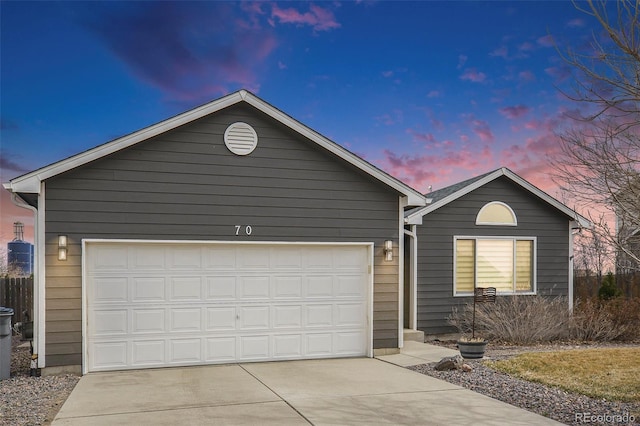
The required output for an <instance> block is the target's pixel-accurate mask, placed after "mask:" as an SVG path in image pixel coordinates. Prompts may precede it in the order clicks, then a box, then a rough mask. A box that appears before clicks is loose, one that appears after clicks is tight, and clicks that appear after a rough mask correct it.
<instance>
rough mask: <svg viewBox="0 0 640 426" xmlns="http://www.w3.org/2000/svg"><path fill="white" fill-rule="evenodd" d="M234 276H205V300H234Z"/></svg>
mask: <svg viewBox="0 0 640 426" xmlns="http://www.w3.org/2000/svg"><path fill="white" fill-rule="evenodd" d="M236 288H237V287H236V277H235V276H232V277H225V276H220V277H207V300H235V298H236Z"/></svg>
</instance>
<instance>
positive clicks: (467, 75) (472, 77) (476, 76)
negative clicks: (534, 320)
mask: <svg viewBox="0 0 640 426" xmlns="http://www.w3.org/2000/svg"><path fill="white" fill-rule="evenodd" d="M486 79H487V75H486V74H485V73H483V72H479V71H478V70H476V69H475V68H469V69H466V70H465V71H464V73H463V74H462V75H461V76H460V80H468V81H472V82H474V83H482V82H484V81H485V80H486Z"/></svg>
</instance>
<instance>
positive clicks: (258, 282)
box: [237, 276, 270, 299]
mask: <svg viewBox="0 0 640 426" xmlns="http://www.w3.org/2000/svg"><path fill="white" fill-rule="evenodd" d="M237 283H238V289H239V296H240V298H241V299H268V298H269V294H270V292H269V287H270V280H269V277H268V276H260V277H238V280H237Z"/></svg>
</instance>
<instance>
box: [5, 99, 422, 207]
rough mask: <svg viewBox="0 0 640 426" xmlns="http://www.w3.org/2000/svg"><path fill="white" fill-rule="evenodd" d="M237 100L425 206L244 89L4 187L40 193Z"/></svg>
mask: <svg viewBox="0 0 640 426" xmlns="http://www.w3.org/2000/svg"><path fill="white" fill-rule="evenodd" d="M241 101H245V102H247V103H248V104H249V105H251V106H253V107H254V108H256V109H258V110H260V111H262V112H263V113H265V114H267V115H268V116H270V117H272V118H274V119H275V120H277V121H279V122H281V123H282V124H284V125H285V126H287V127H289V128H291V129H292V130H294V131H296V132H298V133H299V134H301V135H303V136H305V137H306V138H308V139H310V140H312V141H313V142H315V143H317V144H318V145H320V146H321V147H323V148H324V149H326V150H327V151H329V152H332V153H333V154H335V155H337V156H338V157H340V158H342V159H344V160H345V161H347V162H348V163H351V164H352V165H354V166H356V167H358V168H359V169H361V170H362V171H364V172H366V173H368V174H369V175H371V176H373V177H374V178H376V179H378V180H379V181H381V182H383V183H384V184H386V185H387V186H389V187H391V188H393V189H395V190H396V191H398V192H399V193H401V194H402V195H404V196H405V198H406V203H407V206H416V207H417V206H424V205H425V204H426V201H425V197H424V196H423V195H422V194H420V193H419V192H418V191H416V190H414V189H413V188H411V187H409V186H407V185H405V184H404V183H402V182H400V181H399V180H397V179H395V178H394V177H392V176H390V175H388V174H387V173H385V172H383V171H382V170H380V169H378V168H376V167H375V166H373V165H372V164H370V163H368V162H366V161H364V160H363V159H361V158H360V157H358V156H356V155H355V154H353V153H351V152H349V151H347V150H346V149H344V148H343V147H341V146H340V145H338V144H336V143H334V142H332V141H330V140H329V139H327V138H325V137H324V136H322V135H320V134H319V133H317V132H315V131H313V130H312V129H310V128H309V127H307V126H305V125H303V124H302V123H299V122H298V121H296V120H294V119H293V118H291V117H290V116H288V115H287V114H285V113H283V112H282V111H280V110H278V109H277V108H275V107H273V106H272V105H270V104H268V103H267V102H265V101H263V100H262V99H260V98H258V97H257V96H255V95H253V94H252V93H250V92H247V91H246V90H240V91H238V92H235V93H232V94H230V95H227V96H225V97H223V98H220V99H218V100H215V101H212V102H209V103H208V104H205V105H202V106H200V107H198V108H195V109H192V110H190V111H187V112H185V113H182V114H180V115H177V116H175V117H172V118H169V119H167V120H164V121H162V122H160V123H158V124H154V125H152V126H150V127H146V128H144V129H142V130H139V131H137V132H135V133H132V134H130V135H127V136H123V137H121V138H118V139H116V140H114V141H111V142H107V143H106V144H103V145H100V146H97V147H95V148H93V149H90V150H88V151H85V152H82V153H80V154H77V155H74V156H72V157H69V158H67V159H65V160H62V161H59V162H57V163H54V164H51V165H49V166H46V167H43V168H41V169H38V170H35V171H33V172H31V173H28V174H26V175H23V176H20V177H17V178H15V179H13V180H11V181H10V182H9V183H8V185H9V187H6V186H5V188H7V189H9V190H10V191H12V192H29V193H34V194H38V193H39V192H40V182H42V181H44V180H45V179H48V178H50V177H53V176H56V175H58V174H60V173H64V172H66V171H68V170H71V169H73V168H75V167H79V166H82V165H84V164H86V163H89V162H91V161H94V160H97V159H99V158H102V157H104V156H106V155H109V154H113V153H114V152H117V151H120V150H122V149H125V148H128V147H130V146H132V145H135V144H137V143H138V142H142V141H144V140H146V139H149V138H152V137H154V136H157V135H159V134H161V133H164V132H167V131H169V130H172V129H175V128H176V127H179V126H182V125H183V124H187V123H190V122H192V121H194V120H197V119H199V118H202V117H204V116H206V115H208V114H211V113H214V112H216V111H219V110H221V109H224V108H226V107H228V106H231V105H234V104H237V103H239V102H241Z"/></svg>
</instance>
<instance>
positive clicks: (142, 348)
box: [131, 339, 166, 367]
mask: <svg viewBox="0 0 640 426" xmlns="http://www.w3.org/2000/svg"><path fill="white" fill-rule="evenodd" d="M131 350H132V362H131V364H132V365H133V366H137V367H142V366H158V365H163V364H165V362H166V356H165V352H166V341H165V340H164V339H163V340H142V341H135V340H134V341H133V342H131Z"/></svg>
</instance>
